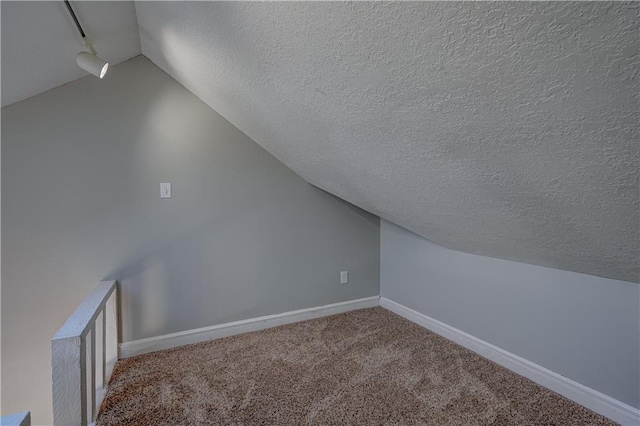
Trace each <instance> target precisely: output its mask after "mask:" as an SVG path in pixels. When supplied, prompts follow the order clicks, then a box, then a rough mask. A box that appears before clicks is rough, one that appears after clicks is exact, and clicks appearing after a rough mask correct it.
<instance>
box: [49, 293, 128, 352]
mask: <svg viewBox="0 0 640 426" xmlns="http://www.w3.org/2000/svg"><path fill="white" fill-rule="evenodd" d="M115 289H116V281H100V282H99V283H98V284H96V286H95V287H94V288H93V290H92V291H91V293H90V294H89V296H87V298H86V299H84V300H83V301H82V303H80V305H79V306H78V307H77V308H76V310H75V311H73V314H71V316H70V317H69V318H67V320H66V321H65V323H64V324H63V325H62V327H60V329H59V330H58V332H57V333H56V334H55V335H54V336H53V338H52V339H51V340H59V339H66V338H69V337H85V336H86V335H87V333H88V332H89V330H90V329H91V327H90V326H91V325H92V324H93V323H94V322H95V320H96V318H97V317H98V315H99V314H100V311H101V310H102V309H103V308H104V305H105V304H106V303H107V300H108V299H109V296H111V293H113V291H114V290H115Z"/></svg>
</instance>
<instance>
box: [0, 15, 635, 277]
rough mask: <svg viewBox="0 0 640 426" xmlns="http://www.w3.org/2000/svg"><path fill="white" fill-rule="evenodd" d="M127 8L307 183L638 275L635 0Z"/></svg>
mask: <svg viewBox="0 0 640 426" xmlns="http://www.w3.org/2000/svg"><path fill="white" fill-rule="evenodd" d="M5 4H6V3H5V2H3V4H2V13H3V17H2V24H3V28H2V37H3V39H2V48H3V49H2V72H3V75H2V80H3V105H4V104H5V93H4V92H5V84H4V83H5V79H6V77H7V76H6V69H5V61H6V58H5V37H6V36H5V27H4V26H5V14H6V9H7V8H6V7H5ZM74 4H76V3H74ZM91 7H92V6H91V3H88V4H86V5H85V4H83V5H82V8H84V9H85V10H86V16H85V18H86V19H90V18H89V16H90V15H89V13H94V12H90V8H91ZM96 7H97V6H96ZM114 7H116V6H115V3H114ZM119 7H122V6H119ZM135 9H136V12H137V20H138V25H139V35H140V41H141V51H142V53H143V54H144V55H145V56H147V57H148V58H150V59H151V60H152V61H153V62H154V63H156V64H157V65H158V66H160V67H161V68H163V69H164V70H165V71H167V72H168V73H169V74H170V75H172V76H173V77H174V78H175V79H176V80H178V81H179V82H181V83H182V84H183V85H184V86H185V87H187V88H188V89H189V90H191V91H192V92H193V93H195V94H196V95H197V96H199V97H200V98H201V99H202V100H203V101H204V102H206V103H207V104H208V105H210V106H211V107H212V108H213V109H215V110H216V111H218V112H219V113H221V114H222V115H224V116H225V117H226V118H227V119H229V120H230V121H231V122H232V123H233V124H235V125H236V126H237V127H238V128H240V129H241V130H242V131H244V132H245V133H246V134H247V135H249V136H250V137H251V138H252V139H254V140H255V141H256V142H257V143H258V144H260V145H262V146H263V147H264V148H265V149H267V150H268V151H270V152H271V153H272V154H273V155H275V156H276V157H277V158H278V159H280V160H281V161H282V162H284V163H285V164H286V165H287V166H289V167H290V168H291V169H293V170H294V171H295V172H296V173H298V174H299V175H300V176H302V177H303V178H304V179H306V180H307V181H309V182H310V183H312V184H314V185H316V186H318V187H320V188H322V189H324V190H326V191H328V192H330V193H333V194H335V195H336V196H338V197H340V198H343V199H345V200H347V201H350V202H351V203H353V204H355V205H357V206H360V207H362V208H364V209H365V210H368V211H370V212H373V213H375V214H377V215H379V216H381V217H383V218H385V219H388V220H390V221H391V222H395V223H397V224H399V225H401V226H403V227H405V228H407V229H409V230H411V231H414V232H415V233H417V234H419V235H421V236H423V237H425V238H427V239H429V240H431V241H433V242H435V243H437V244H440V245H442V246H445V247H449V248H452V249H456V250H460V251H465V252H470V253H476V254H482V255H486V256H492V257H498V258H503V259H510V260H515V261H520V262H525V263H531V264H537V265H542V266H548V267H554V268H559V269H566V270H571V271H577V272H583V273H587V274H593V275H600V276H604V277H610V278H617V279H622V280H627V281H634V282H637V281H638V278H639V274H640V269H639V258H640V249H639V239H640V234H639V189H638V179H639V171H638V166H639V164H638V163H639V146H638V141H639V139H640V125H639V122H640V108H639V105H638V102H639V96H640V53H639V40H640V34H639V29H638V28H639V27H640V4H638V3H608V2H593V3H583V2H562V3H560V2H558V3H556V2H548V3H547V2H544V3H542V2H533V3H530V2H527V3H524V2H508V3H484V2H482V3H472V2H471V3H454V2H435V3H430V2H425V3H414V2H410V3H404V2H397V3H396V2H393V3H380V2H375V3H366V2H355V3H316V2H284V3H281V2H277V3H268V2H267V3H244V2H231V3H227V2H212V3H209V2H193V3H192V2H137V3H136V4H135ZM80 10H82V9H80ZM129 19H130V18H129V17H128V16H127V17H126V18H124V20H125V21H126V22H128V20H129ZM64 24H65V25H66V26H67V27H68V31H71V32H72V31H73V30H74V28H73V27H72V26H71V25H70V24H69V22H66V21H65V22H64ZM120 24H122V22H121V23H120ZM120 24H118V23H116V24H114V25H115V26H114V27H113V28H114V30H113V31H112V33H113V34H111V33H108V34H107V33H105V34H104V37H105V39H104V40H96V47H98V48H99V51H100V46H99V45H98V42H99V41H101V42H103V43H105V44H108V43H109V41H108V39H109V37H114V38H115V37H119V36H120V34H119V32H118V31H116V30H115V28H117V25H120ZM94 25H97V26H99V24H97V23H96V24H94ZM88 26H89V25H88ZM62 43H65V41H64V40H62ZM119 43H120V44H122V43H123V40H120V41H119ZM131 43H132V51H131V52H129V53H126V54H124V53H123V52H118V55H119V56H118V57H119V58H121V59H122V58H124V57H126V56H127V55H130V54H131V53H132V52H135V49H136V48H138V47H136V46H133V45H135V41H131ZM76 44H77V43H76ZM120 49H122V47H120ZM71 50H78V46H77V45H76V46H74V48H73V49H71ZM113 55H114V56H117V55H116V54H115V52H114V54H113ZM107 59H109V58H107ZM72 61H73V59H72V58H71V59H70V60H69V62H70V63H71V64H72V65H73V66H75V65H74V64H73V62H72ZM35 65H36V64H35V63H34V66H35ZM39 66H41V67H46V66H53V65H51V64H47V63H45V64H41V63H39ZM74 72H77V70H74ZM76 78H77V77H76ZM37 80H38V79H34V81H37ZM25 84H26V85H29V84H30V83H29V84H27V83H25ZM38 87H40V86H38ZM37 90H40V89H37ZM37 90H36V89H33V90H32V92H34V93H35V92H36V91H37ZM30 94H32V93H30ZM14 98H15V99H18V98H20V96H13V97H12V98H11V99H14ZM15 99H14V100H15Z"/></svg>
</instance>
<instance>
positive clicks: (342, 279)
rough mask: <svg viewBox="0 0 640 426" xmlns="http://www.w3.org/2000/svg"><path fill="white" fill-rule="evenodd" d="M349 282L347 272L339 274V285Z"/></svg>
mask: <svg viewBox="0 0 640 426" xmlns="http://www.w3.org/2000/svg"><path fill="white" fill-rule="evenodd" d="M348 282H349V271H341V272H340V284H346V283H348Z"/></svg>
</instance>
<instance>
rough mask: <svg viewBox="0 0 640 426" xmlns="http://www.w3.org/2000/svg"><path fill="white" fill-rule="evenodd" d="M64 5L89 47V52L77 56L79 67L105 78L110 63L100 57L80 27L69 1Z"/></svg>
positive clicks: (65, 1) (66, 0)
mask: <svg viewBox="0 0 640 426" xmlns="http://www.w3.org/2000/svg"><path fill="white" fill-rule="evenodd" d="M64 4H65V5H66V6H67V10H68V11H69V14H70V15H71V17H72V18H73V22H75V23H76V27H77V28H78V31H79V32H80V36H82V41H84V45H85V46H87V49H89V52H80V53H78V54H77V55H76V62H77V63H78V66H79V67H80V68H82V69H83V70H85V71H87V72H88V73H90V74H93V75H95V76H96V77H98V78H102V77H104V75H105V74H106V73H107V70H108V69H109V63H108V62H107V61H105V60H103V59H100V58H99V57H98V53H97V52H96V49H94V48H93V43H92V42H91V40H89V37H87V35H86V34H85V32H84V30H83V29H82V26H81V25H80V22H79V21H78V18H77V17H76V14H75V13H74V12H73V9H72V8H71V4H70V3H69V1H68V0H64Z"/></svg>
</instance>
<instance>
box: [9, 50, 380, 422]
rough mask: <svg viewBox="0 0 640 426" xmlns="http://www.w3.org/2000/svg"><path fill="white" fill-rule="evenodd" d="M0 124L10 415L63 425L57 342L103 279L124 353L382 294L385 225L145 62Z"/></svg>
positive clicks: (23, 107) (84, 83)
mask: <svg viewBox="0 0 640 426" xmlns="http://www.w3.org/2000/svg"><path fill="white" fill-rule="evenodd" d="M2 119H3V121H2V124H3V126H2V230H3V233H2V254H3V257H2V397H3V398H2V411H3V413H4V412H7V413H9V412H13V411H19V410H27V409H28V410H31V411H32V413H33V420H34V424H47V423H50V422H51V390H50V386H51V379H50V374H51V373H50V350H49V339H50V338H51V337H52V336H53V334H54V333H55V331H56V330H57V329H58V327H60V326H61V325H62V323H63V322H64V320H65V318H66V317H67V316H68V315H69V314H70V313H71V312H72V311H73V310H74V308H75V307H76V306H77V305H78V303H80V301H81V300H82V299H83V298H84V297H85V296H86V294H87V293H88V292H89V289H90V288H91V287H92V286H93V285H94V284H95V282H96V281H98V280H101V279H117V280H119V281H120V282H121V283H122V290H123V293H122V320H123V326H122V336H123V340H124V341H129V340H133V339H140V338H144V337H149V336H156V335H160V334H165V333H171V332H176V331H180V330H186V329H191V328H196V327H203V326H207V325H212V324H218V323H223V322H227V321H234V320H240V319H244V318H250V317H256V316H261V315H266V314H274V313H279V312H284V311H289V310H295V309H301V308H306V307H312V306H318V305H323V304H329V303H334V302H339V301H344V300H350V299H356V298H361V297H367V296H375V295H378V294H379V259H380V257H379V249H380V244H379V219H378V218H377V217H375V216H372V215H370V214H368V213H365V212H364V211H362V210H360V209H358V208H356V207H353V206H352V205H350V204H348V203H345V202H343V201H341V200H338V199H337V198H335V197H333V196H331V195H329V194H327V193H325V192H323V191H321V190H319V189H317V188H315V187H313V186H311V185H309V184H308V183H306V182H305V181H303V180H302V179H301V178H299V177H298V176H296V175H295V174H294V173H293V172H292V171H291V170H289V169H288V168H286V167H285V166H284V165H282V164H281V163H280V162H279V161H278V160H276V159H275V158H274V157H272V156H271V155H270V154H269V153H267V152H266V151H265V150H264V149H262V148H260V147H259V146H258V145H256V144H255V143H254V142H253V141H252V140H251V139H249V138H248V137H247V136H246V135H244V134H243V133H242V132H240V131H239V130H238V129H237V128H235V127H234V126H233V125H231V124H230V123H229V122H228V121H226V120H225V119H224V118H223V117H221V116H220V115H218V114H217V113H215V112H214V111H213V110H211V109H210V108H209V107H208V106H207V105H205V104H204V103H203V102H201V101H200V100H198V99H197V98H196V97H195V96H194V95H192V94H191V93H190V92H188V91H187V90H186V89H184V88H183V87H182V86H181V85H179V84H178V83H177V82H175V81H174V80H173V79H172V78H171V77H169V76H168V75H167V74H165V73H164V72H163V71H161V70H160V69H158V68H157V67H156V66H154V65H153V64H152V63H151V62H149V61H148V60H147V59H146V58H144V57H137V58H134V59H132V60H130V61H128V62H125V63H123V64H121V65H119V66H116V67H114V68H113V69H111V70H110V71H109V74H108V75H107V77H106V78H105V79H104V80H103V81H100V80H98V79H96V78H94V77H87V78H83V79H81V80H78V81H75V82H73V83H70V84H67V85H64V86H61V87H59V88H56V89H54V90H51V91H49V92H46V93H44V94H41V95H38V96H36V97H33V98H30V99H27V100H25V101H22V102H19V103H17V104H13V105H11V106H9V107H7V108H4V109H3V110H2ZM160 182H171V183H172V189H173V198H172V199H171V200H161V199H160ZM341 270H349V284H347V285H340V284H339V273H340V271H341Z"/></svg>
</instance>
